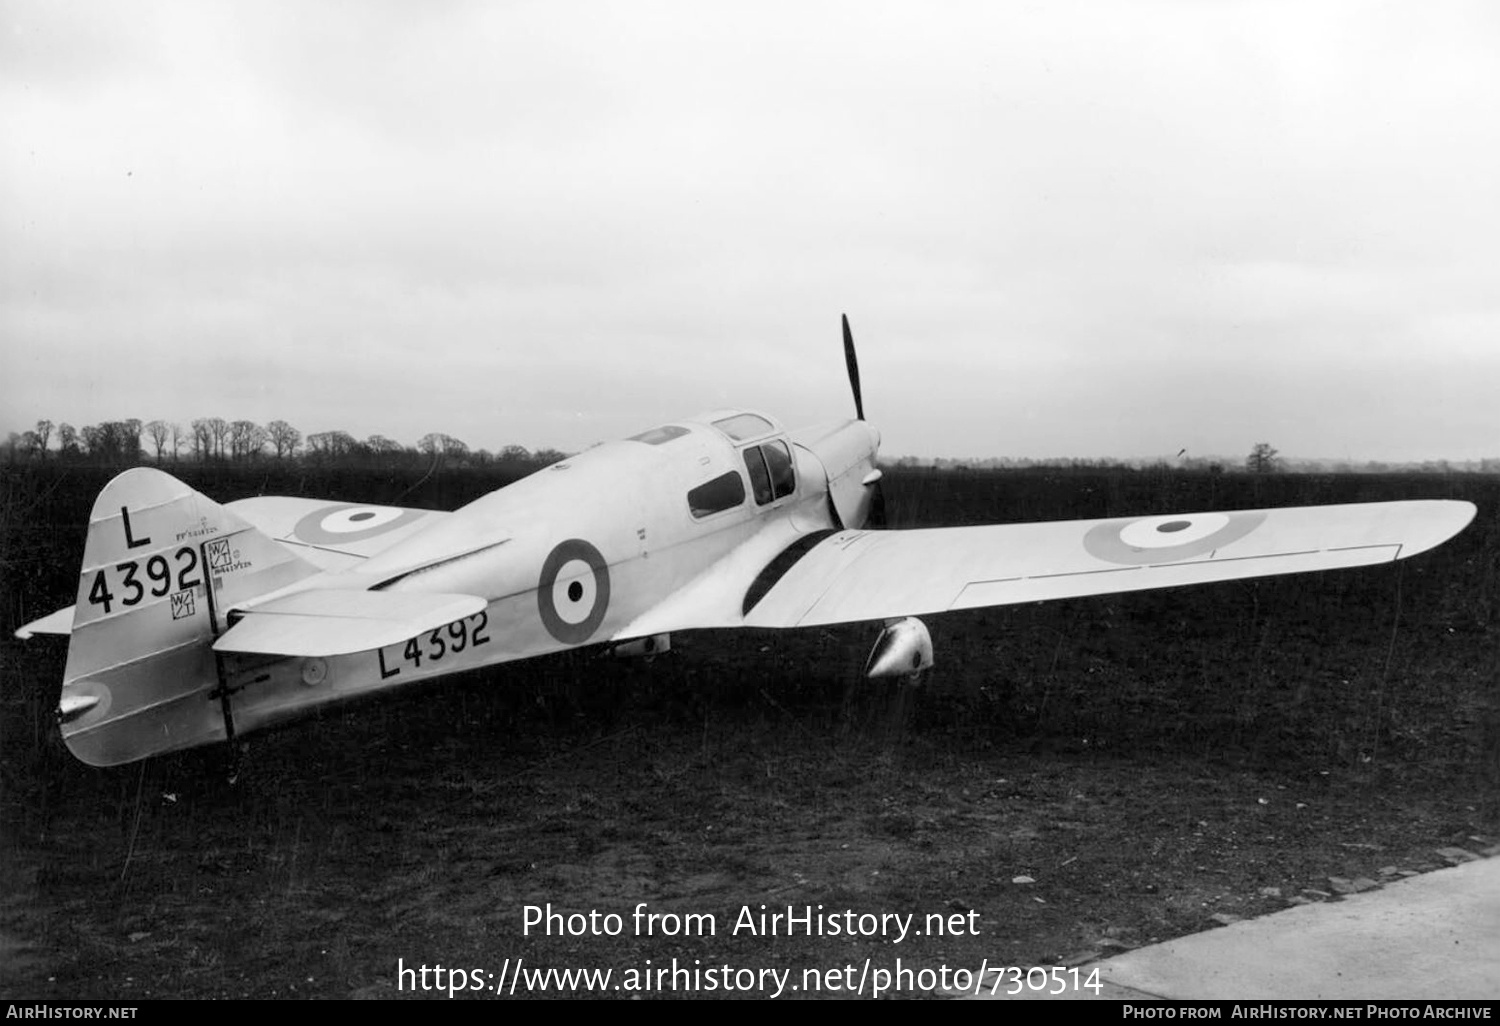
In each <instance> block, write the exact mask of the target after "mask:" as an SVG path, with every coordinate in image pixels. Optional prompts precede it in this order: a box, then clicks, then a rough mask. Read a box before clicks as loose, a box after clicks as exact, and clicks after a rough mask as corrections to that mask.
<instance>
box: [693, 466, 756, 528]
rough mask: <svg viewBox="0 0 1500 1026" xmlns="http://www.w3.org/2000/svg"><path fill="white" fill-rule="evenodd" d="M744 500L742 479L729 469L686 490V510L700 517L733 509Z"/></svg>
mask: <svg viewBox="0 0 1500 1026" xmlns="http://www.w3.org/2000/svg"><path fill="white" fill-rule="evenodd" d="M744 501H745V482H744V479H743V478H741V477H740V475H739V474H736V473H735V472H734V471H732V470H731V471H729V473H727V474H720V475H719V476H718V477H716V478H714V479H713V480H711V481H705V482H704V483H703V484H701V485H699V486H698V487H697V488H694V489H693V490H692V491H690V492H688V511H689V512H690V513H692V514H693V516H694V517H697V518H698V519H702V518H703V517H708V516H713V515H714V514H715V513H722V512H724V511H725V510H726V509H734V507H736V506H738V505H740V504H741V503H743V502H744Z"/></svg>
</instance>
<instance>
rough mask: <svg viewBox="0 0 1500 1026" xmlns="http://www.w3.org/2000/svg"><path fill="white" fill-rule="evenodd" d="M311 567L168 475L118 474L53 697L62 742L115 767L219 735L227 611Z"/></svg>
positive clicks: (89, 759) (91, 550)
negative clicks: (221, 638) (221, 642)
mask: <svg viewBox="0 0 1500 1026" xmlns="http://www.w3.org/2000/svg"><path fill="white" fill-rule="evenodd" d="M318 572H319V571H318V569H317V568H316V567H314V566H313V565H312V564H311V563H308V562H307V561H306V560H303V559H302V558H300V557H299V556H297V555H294V554H293V553H292V552H291V551H290V550H288V549H287V548H286V547H285V546H282V545H280V544H279V543H277V542H276V541H275V540H273V539H272V538H270V537H269V536H267V535H265V534H262V533H261V532H260V531H258V530H256V529H255V528H254V527H252V526H251V525H250V524H248V523H247V522H245V521H244V520H243V519H241V518H240V517H239V516H237V515H236V514H235V513H233V512H231V511H230V510H228V509H225V508H224V507H223V506H220V505H219V504H218V503H216V502H214V501H213V500H211V499H209V498H208V497H207V496H204V495H202V494H200V493H198V492H196V491H194V490H193V489H191V488H189V487H188V486H187V485H185V484H183V483H182V482H181V481H178V480H177V479H176V478H174V477H172V476H171V475H169V474H164V473H162V472H161V471H159V470H153V469H150V468H147V467H137V468H135V469H133V470H127V471H126V472H125V473H123V474H121V475H119V476H118V477H116V478H115V479H114V480H113V481H111V482H110V483H109V484H107V485H105V487H104V490H103V491H101V492H100V493H99V497H98V499H96V500H95V501H94V510H93V513H92V514H91V515H90V517H89V531H88V539H87V541H86V543H85V545H84V556H83V569H82V571H81V573H80V575H79V579H78V602H77V605H76V606H75V608H74V613H73V630H72V638H71V640H70V641H69V644H68V662H67V670H66V672H65V674H64V677H63V690H62V701H61V703H60V704H59V707H58V710H59V718H60V719H61V721H62V734H63V739H64V740H65V741H66V742H67V745H68V748H69V749H71V750H72V752H73V754H74V755H76V756H77V757H78V758H79V759H81V760H83V761H84V762H86V763H89V764H91V765H94V766H114V765H118V764H120V763H124V762H130V761H132V760H135V759H139V758H142V757H143V756H147V755H154V754H157V753H160V752H166V751H171V750H173V749H179V748H188V747H191V746H193V745H198V744H204V743H206V742H209V741H215V740H220V739H223V738H224V737H226V736H227V733H228V732H227V730H226V727H225V722H224V717H223V711H222V708H221V705H220V702H219V687H218V685H219V668H218V664H217V662H216V660H215V656H214V651H213V647H212V646H213V641H214V639H215V638H216V637H217V636H218V635H219V634H220V633H222V632H223V631H224V630H225V629H226V627H227V625H226V624H225V622H224V611H225V610H228V609H229V608H230V607H231V606H233V605H234V604H236V603H239V602H244V601H246V600H248V599H250V598H252V597H254V596H256V595H262V594H265V593H267V592H270V591H274V590H276V589H278V588H282V587H285V586H286V585H289V584H292V583H294V582H296V581H299V580H301V579H303V578H305V577H309V576H311V575H313V574H316V573H318Z"/></svg>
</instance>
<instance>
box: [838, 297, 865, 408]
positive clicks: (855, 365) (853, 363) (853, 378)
mask: <svg viewBox="0 0 1500 1026" xmlns="http://www.w3.org/2000/svg"><path fill="white" fill-rule="evenodd" d="M842 316H843V318H844V363H845V364H846V365H847V366H848V368H849V387H850V388H851V389H853V391H854V415H855V416H856V417H858V418H859V419H860V420H864V419H865V403H864V400H863V399H862V398H860V394H859V358H858V357H856V356H855V355H854V333H853V332H851V331H850V330H849V315H848V314H843V315H842Z"/></svg>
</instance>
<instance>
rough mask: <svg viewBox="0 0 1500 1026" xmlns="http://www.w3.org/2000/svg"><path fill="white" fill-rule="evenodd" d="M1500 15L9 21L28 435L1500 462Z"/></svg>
mask: <svg viewBox="0 0 1500 1026" xmlns="http://www.w3.org/2000/svg"><path fill="white" fill-rule="evenodd" d="M1497 54H1500V8H1497V7H1495V5H1493V4H1490V3H1484V2H1476V3H1472V4H1460V3H1444V2H1437V3H1434V2H1430V0H1428V2H1412V3H1401V4H1379V3H1374V2H1358V3H1349V4H1339V3H1312V2H1292V3H1285V4H1283V3H1273V2H1260V0H1257V2H1252V3H1234V2H1191V0H1180V2H1148V0H1141V2H1099V3H1070V2H1052V0H1048V2H1036V3H1022V2H1013V3H1001V2H990V0H986V2H978V3H972V4H965V3H956V2H955V3H945V4H932V3H894V4H881V3H874V2H870V0H859V2H850V3H809V2H805V0H798V2H793V3H785V4H777V3H767V2H756V3H745V4H729V3H711V4H705V3H688V2H682V3H650V2H636V0H632V2H616V3H568V2H538V3H526V2H512V3H502V2H478V0H476V2H463V0H453V2H444V3H396V2H372V0H357V2H355V0H350V2H327V0H323V2H295V3H268V2H255V3H243V2H239V3H214V2H204V0H191V2H181V3H156V2H143V0H128V2H105V0H99V2H95V3H76V2H57V0H45V2H40V0H39V2H20V0H0V69H3V71H0V434H3V433H4V432H5V431H10V430H24V429H25V428H27V427H29V426H30V425H31V423H32V422H33V421H34V420H35V419H36V418H38V417H47V418H50V419H52V420H54V421H68V422H70V423H73V424H75V425H79V426H81V425H83V424H89V423H95V422H98V421H100V420H106V419H119V418H125V417H139V418H141V419H142V420H151V419H153V418H158V417H159V418H163V419H167V420H178V421H183V422H186V421H187V420H190V419H192V418H193V417H199V416H224V417H226V418H230V419H235V418H248V419H251V420H255V421H258V422H262V423H264V422H265V421H268V420H272V419H276V418H282V419H286V420H288V421H290V422H292V423H293V424H294V425H296V426H297V427H299V428H301V429H302V430H303V432H304V433H310V432H314V431H322V430H330V429H342V430H346V431H349V432H350V433H351V434H354V435H356V436H359V437H363V436H365V435H369V434H372V433H381V434H385V435H389V436H391V437H394V438H396V439H398V440H400V441H402V442H406V443H412V442H414V441H415V440H416V438H417V437H418V436H420V435H422V434H424V433H426V432H428V431H445V432H447V433H448V434H451V435H455V436H457V437H459V438H462V439H463V440H465V441H466V442H468V443H469V444H470V445H471V446H473V447H475V448H478V447H485V448H498V447H500V446H502V445H505V444H509V443H518V444H522V445H526V446H528V447H533V448H534V447H542V446H551V447H556V448H561V449H570V450H571V449H577V448H581V447H583V446H586V445H589V444H591V443H593V442H595V441H599V440H603V439H607V438H611V437H617V436H619V435H622V434H630V433H633V432H635V431H638V430H641V429H643V428H645V427H648V426H650V425H652V424H654V423H657V422H659V421H664V420H670V419H673V418H674V417H680V416H684V415H687V414H690V413H693V412H696V411H699V410H703V409H707V408H713V407H720V406H751V407H756V408H762V409H765V410H767V411H768V412H771V413H773V414H775V415H777V416H779V417H780V418H781V419H783V420H784V421H786V422H788V423H790V424H797V423H801V422H807V421H812V420H817V419H821V418H826V417H828V416H831V415H834V416H843V415H845V414H846V413H847V412H848V411H849V410H850V408H851V403H850V400H849V396H848V387H847V384H846V382H845V378H844V369H843V358H842V354H841V348H840V342H839V314H840V313H841V312H845V311H847V312H848V314H849V316H850V319H851V321H852V322H853V325H854V329H855V336H856V339H857V341H858V342H859V346H860V358H861V365H862V369H863V372H864V390H865V402H866V410H867V413H868V414H869V416H870V418H871V419H872V420H873V421H874V422H875V423H876V424H877V425H878V426H880V428H881V429H882V431H883V433H884V436H885V447H884V448H885V451H886V452H887V453H888V454H891V455H899V454H923V455H953V456H987V455H1021V456H1049V455H1074V456H1119V457H1138V456H1152V455H1159V454H1167V455H1171V454H1174V453H1176V452H1177V451H1178V450H1179V449H1182V448H1186V449H1188V450H1189V452H1191V453H1202V454H1208V453H1223V454H1243V453H1245V452H1247V451H1248V450H1249V448H1250V447H1251V445H1252V444H1253V443H1254V442H1257V441H1263V440H1264V441H1270V442H1271V443H1272V444H1273V445H1275V446H1277V447H1278V448H1279V449H1281V450H1282V451H1283V452H1284V453H1287V454H1293V455H1301V456H1327V457H1349V458H1357V459H1369V458H1375V459H1394V460H1405V459H1422V458H1438V457H1447V458H1454V459H1465V458H1476V457H1481V456H1495V455H1500V430H1497V429H1500V414H1497V413H1496V409H1497V405H1500V403H1497V396H1500V59H1497V57H1496V55H1497Z"/></svg>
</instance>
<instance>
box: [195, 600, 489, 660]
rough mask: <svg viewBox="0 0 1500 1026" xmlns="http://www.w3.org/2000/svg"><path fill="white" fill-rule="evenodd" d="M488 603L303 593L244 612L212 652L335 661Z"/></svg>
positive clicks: (405, 637)
mask: <svg viewBox="0 0 1500 1026" xmlns="http://www.w3.org/2000/svg"><path fill="white" fill-rule="evenodd" d="M486 605H487V603H486V602H485V600H484V599H482V598H480V597H479V596H477V595H433V594H422V593H416V592H392V591H339V590H332V589H328V590H314V591H301V592H297V593H296V594H293V595H286V596H283V597H282V598H278V599H272V600H271V601H269V602H266V603H264V604H262V605H257V606H254V607H252V608H250V609H248V610H246V611H245V613H244V614H243V616H242V618H241V619H239V621H238V622H237V623H235V624H234V626H232V627H230V628H229V630H227V631H225V632H224V634H222V635H221V636H220V637H219V639H218V640H217V641H215V642H214V648H215V649H217V650H218V651H220V652H246V653H256V654H260V655H279V656H303V657H312V656H322V657H327V656H337V655H349V654H351V653H354V652H366V651H369V650H370V649H375V648H383V647H384V646H386V645H397V644H400V643H402V642H404V641H407V640H409V639H411V638H414V637H416V636H417V635H419V634H422V633H423V632H425V631H430V630H435V629H436V628H438V627H442V626H444V625H446V624H450V623H453V622H454V621H455V620H462V619H463V618H464V617H466V616H473V615H474V614H476V613H479V612H481V611H483V610H484V608H485V606H486Z"/></svg>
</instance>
